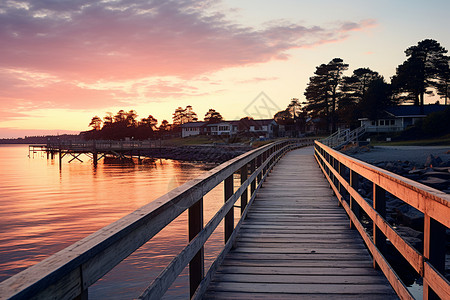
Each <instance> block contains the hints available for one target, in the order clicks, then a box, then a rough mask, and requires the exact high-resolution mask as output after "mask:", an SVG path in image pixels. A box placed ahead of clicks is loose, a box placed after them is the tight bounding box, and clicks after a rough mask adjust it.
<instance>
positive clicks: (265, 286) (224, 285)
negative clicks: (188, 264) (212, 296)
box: [211, 282, 392, 296]
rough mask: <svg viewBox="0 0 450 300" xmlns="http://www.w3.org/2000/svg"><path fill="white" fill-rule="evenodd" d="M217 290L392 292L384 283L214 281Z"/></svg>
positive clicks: (290, 292)
mask: <svg viewBox="0 0 450 300" xmlns="http://www.w3.org/2000/svg"><path fill="white" fill-rule="evenodd" d="M211 288H212V289H214V290H216V291H230V292H241V293H242V292H244V293H257V292H259V293H285V294H327V295H330V296H331V295H333V294H372V293H375V294H377V293H378V294H383V293H385V294H392V289H389V288H388V287H387V286H386V285H384V284H298V283H295V284H282V283H256V282H251V283H247V282H213V283H212V284H211Z"/></svg>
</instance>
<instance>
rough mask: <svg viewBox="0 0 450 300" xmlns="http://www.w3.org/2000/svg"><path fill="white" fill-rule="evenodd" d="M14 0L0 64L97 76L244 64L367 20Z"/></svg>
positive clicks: (170, 4) (3, 18)
mask: <svg viewBox="0 0 450 300" xmlns="http://www.w3.org/2000/svg"><path fill="white" fill-rule="evenodd" d="M13 3H15V2H14V1H8V2H6V3H4V4H0V5H1V6H0V8H1V10H0V11H3V13H2V12H0V40H2V47H1V49H0V68H1V67H3V68H20V69H26V70H34V71H36V70H38V71H40V72H45V73H49V74H56V75H58V76H62V77H64V78H70V79H77V80H84V81H95V80H98V79H101V78H102V79H124V78H139V77H144V76H166V75H172V76H173V75H175V76H182V77H190V76H194V75H198V74H202V73H205V72H213V71H217V70H220V69H223V68H227V67H232V66H238V65H243V64H253V63H261V62H267V61H269V60H271V59H286V53H285V52H286V51H287V50H289V49H291V48H296V47H301V46H302V45H304V44H308V45H311V44H320V43H323V42H324V41H329V40H333V39H336V38H338V37H339V34H341V33H342V32H348V31H353V30H358V29H361V28H363V27H365V26H368V25H370V23H369V24H366V23H367V22H360V23H353V22H348V23H344V24H343V25H342V26H340V27H338V28H322V27H318V26H312V27H304V26H301V25H297V24H292V23H285V24H275V25H273V26H271V27H267V28H264V29H257V28H251V27H245V26H242V25H239V24H236V23H233V22H231V21H228V20H227V19H226V16H225V15H223V14H220V13H215V12H214V6H213V5H212V4H211V3H210V1H207V0H205V1H197V0H195V1H194V0H185V1H170V0H169V1H131V0H123V1H112V2H99V1H44V0H33V1H31V0H29V1H21V3H22V5H21V6H20V7H18V6H17V5H12V4H13Z"/></svg>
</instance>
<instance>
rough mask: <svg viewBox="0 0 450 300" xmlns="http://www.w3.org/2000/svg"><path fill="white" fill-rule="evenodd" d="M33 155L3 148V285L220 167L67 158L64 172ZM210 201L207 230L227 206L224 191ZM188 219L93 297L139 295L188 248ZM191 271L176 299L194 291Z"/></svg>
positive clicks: (216, 237) (209, 254) (210, 253)
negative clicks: (27, 269) (181, 251)
mask: <svg viewBox="0 0 450 300" xmlns="http://www.w3.org/2000/svg"><path fill="white" fill-rule="evenodd" d="M27 156H28V146H24V145H0V172H1V173H0V174H1V180H0V205H1V208H2V209H1V211H0V281H2V280H4V279H6V278H8V277H10V276H12V275H14V274H16V273H18V272H20V271H21V270H23V269H25V268H27V267H29V266H31V265H33V264H35V263H38V262H39V261H41V260H43V259H44V258H46V257H48V256H50V255H52V254H54V253H56V252H57V251H59V250H62V249H64V248H65V247H67V246H69V245H70V244H72V243H74V242H75V241H77V240H79V239H81V238H84V237H86V236H87V235H89V234H91V233H93V232H95V231H97V230H98V229H100V228H102V227H104V226H106V225H108V224H110V223H111V222H114V221H116V220H118V219H119V218H121V217H123V216H125V215H127V214H128V213H130V212H132V211H134V210H136V209H137V208H139V207H141V206H143V205H145V204H147V203H148V202H151V201H152V200H154V199H156V198H158V197H159V196H161V195H163V194H165V193H167V192H168V191H170V190H171V189H173V188H175V187H176V186H178V185H180V184H182V183H184V182H186V181H189V180H191V179H193V178H195V177H196V176H198V175H199V174H201V173H202V172H203V171H204V170H206V169H210V168H211V167H213V166H212V165H206V164H202V163H184V162H178V161H174V160H158V161H157V162H156V164H150V163H149V164H140V165H139V164H127V165H123V164H113V163H105V162H104V161H103V160H102V161H101V162H99V164H98V166H97V168H94V167H93V164H92V162H91V161H89V159H88V158H87V157H86V156H81V159H82V160H83V161H84V162H83V163H80V162H78V161H73V162H71V163H68V161H69V158H64V162H63V166H62V169H61V170H60V169H59V166H58V159H54V160H47V158H46V156H45V157H44V156H43V155H42V154H40V153H36V154H34V155H33V154H32V155H31V158H28V157H27ZM33 156H34V158H33ZM204 201H205V203H204V207H205V224H206V222H207V221H209V219H210V218H211V217H212V216H213V215H214V214H215V212H216V211H217V209H218V208H219V207H220V206H221V205H222V204H223V188H222V185H219V186H218V187H216V188H215V189H214V190H212V191H211V192H210V193H209V194H208V195H206V197H205V198H204ZM186 220H187V214H186V213H184V214H182V215H181V216H180V217H178V219H177V220H176V221H175V222H173V223H172V224H170V225H169V226H168V227H166V228H165V229H164V230H163V231H161V232H160V233H159V234H158V235H157V236H156V237H154V238H153V239H152V240H151V241H150V242H148V243H147V244H145V245H144V246H143V247H141V248H140V249H139V250H138V251H136V252H135V253H134V254H132V255H131V256H130V257H128V258H127V259H126V260H124V261H123V262H122V263H121V264H119V265H118V266H117V267H116V268H115V269H113V270H112V271H111V272H110V273H108V274H107V275H106V276H105V277H103V278H102V279H101V280H99V281H98V282H97V283H96V284H94V285H93V286H91V287H90V288H89V297H90V298H91V299H130V298H135V297H137V296H139V295H140V293H141V292H142V291H143V290H144V289H145V288H146V287H147V286H148V285H149V284H150V283H151V281H152V280H153V279H154V278H155V277H156V276H157V275H158V274H159V272H160V271H161V270H163V268H164V267H165V266H166V265H167V264H168V263H169V262H170V260H171V259H172V258H173V257H174V255H176V254H177V253H179V251H180V250H181V249H182V248H183V246H184V245H186V244H187V239H188V238H187V224H186ZM222 229H223V225H222V224H221V225H219V228H218V230H216V232H215V233H214V234H213V236H212V237H211V238H210V241H209V242H208V243H207V244H206V247H205V259H206V263H205V264H206V266H207V267H209V264H210V263H211V261H212V259H213V258H215V257H216V256H217V254H218V253H219V251H220V249H221V246H222V245H223V231H222ZM186 271H187V270H185V271H184V272H183V275H182V276H181V277H180V278H178V279H177V281H176V282H175V283H174V284H173V285H172V287H171V289H170V290H169V292H168V293H167V296H168V297H170V298H171V299H173V298H180V299H181V298H182V299H185V298H186V295H187V294H188V293H189V288H188V285H187V275H186V273H187V272H186Z"/></svg>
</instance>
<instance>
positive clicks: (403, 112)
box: [359, 104, 448, 133]
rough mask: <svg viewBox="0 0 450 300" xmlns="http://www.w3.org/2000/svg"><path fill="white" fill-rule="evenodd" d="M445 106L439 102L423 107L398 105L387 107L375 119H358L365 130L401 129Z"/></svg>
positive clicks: (386, 130)
mask: <svg viewBox="0 0 450 300" xmlns="http://www.w3.org/2000/svg"><path fill="white" fill-rule="evenodd" d="M447 107H448V106H445V105H439V104H429V105H424V106H423V107H420V106H418V105H399V106H394V107H389V108H387V109H386V110H385V111H384V113H383V114H382V115H381V117H379V118H378V119H377V120H370V119H368V118H362V119H359V121H360V122H361V126H365V128H366V132H379V133H387V132H396V131H403V130H405V129H406V128H407V127H409V126H412V125H414V124H415V123H416V122H417V121H419V120H420V119H423V118H425V117H426V116H427V115H429V114H431V113H434V112H438V111H443V110H444V109H445V108H447Z"/></svg>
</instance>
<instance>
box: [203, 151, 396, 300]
mask: <svg viewBox="0 0 450 300" xmlns="http://www.w3.org/2000/svg"><path fill="white" fill-rule="evenodd" d="M331 297H332V298H333V299H336V298H339V299H352V298H354V299H381V298H382V299H398V296H397V295H396V294H395V292H394V291H393V289H392V287H391V286H390V284H389V282H388V281H387V279H386V278H385V276H384V275H383V273H382V272H381V271H379V270H376V269H374V268H373V262H372V258H371V256H370V255H369V253H368V251H367V250H366V247H365V246H364V243H363V239H362V238H361V236H360V235H359V234H358V232H357V231H356V230H354V229H350V226H349V218H348V216H347V214H346V213H345V211H344V209H343V208H342V207H338V200H337V199H336V197H334V196H333V194H332V190H331V189H330V188H329V185H328V182H327V181H326V179H325V178H324V177H323V173H322V172H321V170H320V168H318V166H317V162H316V161H315V160H314V156H313V148H312V147H307V148H302V149H298V150H294V151H291V152H290V153H288V154H286V156H285V157H284V158H283V159H282V160H281V161H280V162H279V163H278V164H277V165H276V166H275V167H274V169H273V170H272V173H271V174H270V176H269V177H268V178H267V179H266V181H265V183H264V185H263V188H262V189H261V190H260V191H259V192H258V194H257V197H256V199H255V201H254V203H253V205H252V207H251V208H250V210H249V213H248V215H247V218H246V219H245V221H244V222H243V224H242V227H241V229H240V232H239V235H238V237H237V241H236V244H235V247H234V248H233V249H232V250H231V251H230V252H229V254H228V255H227V256H226V258H225V260H224V262H223V263H222V265H221V266H220V267H219V269H218V272H217V273H216V274H215V276H214V277H213V280H212V282H211V284H210V285H209V288H208V290H207V292H206V294H205V297H204V298H205V299H290V298H292V299H299V298H307V299H316V298H331Z"/></svg>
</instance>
